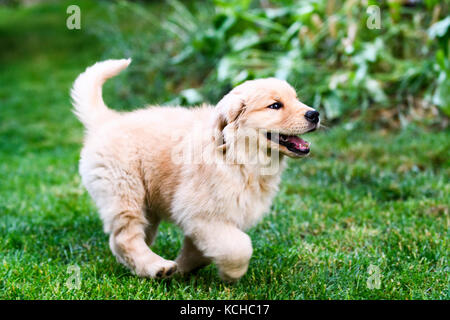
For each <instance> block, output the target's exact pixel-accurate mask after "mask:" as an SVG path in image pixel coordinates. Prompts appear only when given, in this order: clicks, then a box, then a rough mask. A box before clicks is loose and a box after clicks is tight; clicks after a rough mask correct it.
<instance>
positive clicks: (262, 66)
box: [95, 0, 450, 126]
mask: <svg viewBox="0 0 450 320" xmlns="http://www.w3.org/2000/svg"><path fill="white" fill-rule="evenodd" d="M373 5H375V6H376V7H377V8H379V10H380V11H379V13H380V19H379V22H380V25H379V29H370V28H369V27H368V25H369V24H371V23H373V19H372V18H371V15H370V13H371V12H372V11H371V10H370V9H368V8H369V7H370V6H373ZM167 6H168V8H167V10H168V11H169V12H170V13H169V14H168V16H167V19H164V21H163V22H162V23H159V19H157V18H156V15H157V14H158V13H157V12H155V11H152V10H148V9H147V8H146V7H145V6H142V5H141V4H140V3H132V2H126V1H123V2H118V3H117V5H116V6H108V7H107V9H106V8H105V9H106V11H107V12H108V14H109V16H110V17H111V22H112V23H110V24H104V23H102V24H101V25H100V26H99V27H98V28H97V29H96V32H95V33H96V35H97V36H98V37H99V38H100V39H102V40H104V41H105V42H106V43H107V48H109V50H108V51H107V52H106V55H107V56H130V55H132V56H133V58H134V63H133V64H134V66H133V73H130V74H129V76H128V77H127V79H126V81H127V83H131V85H132V87H131V89H130V90H132V91H133V97H128V95H126V97H125V98H126V99H130V100H131V101H130V105H133V104H136V103H144V102H145V101H146V102H148V101H149V100H152V99H155V97H156V96H158V97H161V94H162V97H164V98H165V99H166V101H165V102H168V103H174V102H175V103H182V104H188V105H193V104H198V103H200V102H201V101H204V100H205V99H206V100H208V101H210V102H211V103H214V102H216V101H218V100H219V99H220V97H221V96H223V94H224V93H226V92H227V91H228V90H229V89H230V88H232V87H233V86H235V85H237V84H239V83H241V82H243V81H245V80H248V79H254V78H261V77H270V76H275V77H277V78H282V79H286V80H287V81H288V82H290V83H292V84H293V85H294V86H295V87H296V88H297V89H298V91H299V94H300V97H301V98H302V99H303V100H304V101H305V103H307V104H309V105H311V106H313V107H315V108H317V109H319V110H320V111H322V114H323V115H324V116H325V117H326V119H328V120H329V121H334V120H339V119H342V118H345V119H348V118H359V119H360V118H361V117H362V116H363V117H364V116H367V117H365V118H364V120H365V121H366V122H371V121H372V120H374V119H375V120H376V121H377V122H379V123H382V124H384V125H388V126H395V125H397V126H398V125H406V124H407V123H409V122H411V121H419V122H423V123H426V124H436V123H438V124H440V125H442V126H446V125H447V123H448V118H447V117H448V116H449V115H450V97H449V94H448V92H449V91H450V90H449V89H450V87H449V84H450V78H449V72H450V67H449V62H448V55H449V34H450V31H449V30H450V29H449V28H450V17H448V16H447V15H448V4H447V3H443V2H441V1H433V0H427V1H356V0H349V1H338V0H331V1H325V0H312V1H291V0H283V1H274V2H270V1H250V0H246V1H237V0H233V1H220V0H215V1H212V2H191V3H189V4H188V5H185V4H183V3H181V2H179V1H177V0H171V1H168V2H167ZM372 8H373V7H372ZM129 13H132V14H133V15H135V16H136V17H137V19H139V26H138V27H136V26H135V27H134V28H133V30H130V28H127V27H126V25H125V26H122V25H121V23H120V21H123V19H122V18H123V16H124V15H127V14H129ZM371 19H372V20H371ZM155 28H156V29H157V30H158V31H157V32H155V33H153V34H152V35H148V32H146V30H149V29H153V30H154V29H155ZM161 49H163V50H161ZM186 79H188V80H186ZM147 83H152V84H153V86H151V87H150V88H149V87H148V86H147V85H146V84H147ZM117 86H121V87H124V83H118V84H117ZM187 86H189V87H188V88H187ZM136 93H137V94H138V96H136ZM369 109H370V111H373V112H367V111H368V110H369ZM443 115H445V116H447V117H443Z"/></svg>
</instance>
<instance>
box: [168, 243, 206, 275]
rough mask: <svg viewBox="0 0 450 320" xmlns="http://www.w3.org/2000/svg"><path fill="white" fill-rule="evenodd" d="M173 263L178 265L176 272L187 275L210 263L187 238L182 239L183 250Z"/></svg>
mask: <svg viewBox="0 0 450 320" xmlns="http://www.w3.org/2000/svg"><path fill="white" fill-rule="evenodd" d="M175 262H176V263H177V265H178V271H179V272H180V273H182V274H186V273H189V272H191V271H194V270H196V269H199V268H202V267H205V266H207V265H208V264H210V263H211V259H208V258H207V257H205V256H204V255H203V253H202V252H201V251H200V250H199V249H198V248H197V247H196V246H195V244H194V243H193V241H192V239H191V238H190V237H188V236H186V237H185V238H184V242H183V248H182V249H181V252H180V254H179V255H178V257H177V259H176V260H175Z"/></svg>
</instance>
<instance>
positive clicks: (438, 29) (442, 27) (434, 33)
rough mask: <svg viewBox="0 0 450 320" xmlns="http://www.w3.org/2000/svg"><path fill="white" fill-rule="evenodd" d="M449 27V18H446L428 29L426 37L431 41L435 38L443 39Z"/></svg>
mask: <svg viewBox="0 0 450 320" xmlns="http://www.w3.org/2000/svg"><path fill="white" fill-rule="evenodd" d="M449 27H450V16H447V17H446V18H445V19H443V20H441V21H438V22H436V23H435V24H433V25H432V26H431V27H430V28H429V29H428V36H429V37H430V38H431V39H434V38H436V37H439V38H441V37H443V36H444V35H445V34H446V33H447V31H448V29H449Z"/></svg>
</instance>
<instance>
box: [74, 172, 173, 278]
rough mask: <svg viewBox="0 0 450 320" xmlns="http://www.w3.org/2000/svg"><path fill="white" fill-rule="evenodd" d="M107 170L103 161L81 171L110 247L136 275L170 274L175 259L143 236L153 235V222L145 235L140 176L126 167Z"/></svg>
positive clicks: (146, 224) (147, 226)
mask: <svg viewBox="0 0 450 320" xmlns="http://www.w3.org/2000/svg"><path fill="white" fill-rule="evenodd" d="M84 168H85V167H83V169H84ZM111 171H113V170H111V169H110V168H109V167H108V166H105V165H102V166H100V165H99V166H97V167H96V168H92V169H91V170H90V171H89V172H87V170H85V171H84V172H85V173H86V174H85V175H84V178H85V179H84V182H85V185H86V187H87V188H88V190H89V193H90V194H91V195H92V197H93V198H94V200H95V201H96V203H97V206H98V207H99V211H100V215H101V217H102V219H103V223H104V227H105V231H106V232H107V233H109V234H110V237H109V245H110V248H111V251H112V252H113V253H114V255H115V256H116V258H117V260H118V261H119V262H121V263H122V264H124V265H125V266H127V267H128V268H130V269H131V270H132V271H133V272H134V273H135V274H137V275H138V276H141V277H149V278H159V277H165V276H169V275H171V274H172V273H174V272H175V271H176V269H177V265H176V263H175V262H174V261H169V260H166V259H163V258H162V257H160V256H159V255H157V254H156V253H154V252H153V251H152V250H150V248H149V247H148V245H147V243H146V240H150V242H151V239H149V236H150V238H153V236H154V234H155V232H156V227H155V226H157V223H156V222H155V224H154V225H153V226H154V229H153V232H150V234H149V235H146V231H148V228H149V227H151V225H149V221H147V219H146V217H145V210H144V208H145V205H144V203H145V202H144V199H145V190H144V187H143V185H142V183H141V181H140V179H138V178H136V177H132V176H131V175H130V173H129V171H128V172H127V171H125V170H124V171H120V170H119V169H117V168H115V172H116V174H115V175H113V174H112V173H111ZM117 172H119V173H117ZM111 177H112V178H111ZM150 222H152V221H150Z"/></svg>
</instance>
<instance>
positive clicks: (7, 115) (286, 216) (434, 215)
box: [0, 5, 450, 299]
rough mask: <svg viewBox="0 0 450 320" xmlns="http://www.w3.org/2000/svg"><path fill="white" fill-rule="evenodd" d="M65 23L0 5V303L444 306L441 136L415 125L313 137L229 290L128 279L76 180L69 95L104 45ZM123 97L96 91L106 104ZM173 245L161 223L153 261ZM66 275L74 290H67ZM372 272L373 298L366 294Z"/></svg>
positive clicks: (445, 192)
mask: <svg viewBox="0 0 450 320" xmlns="http://www.w3.org/2000/svg"><path fill="white" fill-rule="evenodd" d="M94 9H95V8H94ZM94 9H93V10H91V11H88V14H86V15H85V16H84V19H85V20H84V23H85V24H86V26H88V25H89V21H90V20H89V19H90V17H95V16H96V15H98V12H96V11H95V10H94ZM64 19H65V7H63V6H62V5H42V6H38V7H33V8H30V9H20V10H11V9H7V8H0V59H1V60H0V68H1V70H2V71H1V85H0V298H1V299H191V298H194V299H449V295H450V292H449V290H450V289H449V279H448V274H449V266H448V252H449V247H448V223H449V209H448V208H449V205H450V199H449V192H450V184H449V177H450V162H449V161H450V154H449V150H450V133H449V132H448V131H430V130H425V129H423V128H420V127H415V126H410V127H408V128H406V129H405V130H403V131H401V132H391V133H389V132H384V131H382V130H378V131H367V130H365V129H364V128H362V127H361V128H360V127H359V126H356V127H355V128H353V129H351V130H350V129H346V127H345V126H338V127H335V128H332V129H330V130H327V131H321V132H318V133H315V134H312V135H310V136H309V137H308V140H310V141H312V142H313V151H312V155H311V156H310V157H309V158H307V159H305V160H302V161H291V162H290V166H289V169H288V170H287V171H286V172H285V174H284V179H283V183H282V185H281V190H280V192H279V194H278V196H277V198H276V199H275V202H274V204H273V206H272V209H271V214H270V215H268V216H267V217H266V218H265V219H264V220H263V221H262V222H261V223H260V224H259V225H258V226H256V227H255V228H253V229H252V230H250V232H249V233H250V236H251V238H252V240H253V246H254V255H253V257H252V260H251V263H250V267H249V271H248V273H247V274H246V275H245V276H244V277H243V278H242V279H241V280H240V281H239V282H238V283H236V284H226V283H223V282H222V281H221V280H220V279H219V277H218V275H217V272H216V270H215V267H214V266H209V267H207V268H205V269H203V270H200V271H199V272H197V273H196V274H194V275H191V276H187V277H180V276H175V277H174V278H172V279H165V280H149V279H140V278H137V277H135V276H133V275H132V274H131V273H130V272H129V271H128V270H127V269H125V268H124V267H122V266H121V265H119V264H118V263H117V262H116V261H115V259H114V257H113V256H112V254H111V252H110V250H109V248H108V241H107V236H106V235H105V234H104V233H103V231H102V225H101V221H100V219H99V217H98V215H97V212H96V208H95V206H94V205H93V202H92V201H91V200H90V198H89V196H88V195H87V193H86V191H85V190H84V188H83V187H82V185H81V183H80V178H79V176H78V173H77V165H78V163H77V162H78V158H79V152H80V149H81V144H82V135H83V129H82V127H81V125H80V124H79V123H78V122H77V121H76V119H75V117H74V116H73V115H72V114H71V112H70V108H71V106H70V102H69V96H68V92H69V88H70V86H71V82H72V81H73V80H74V79H75V77H76V76H77V74H78V73H80V72H81V71H82V70H83V69H84V68H85V67H86V66H87V65H89V64H92V63H93V62H94V61H96V60H98V59H100V57H101V56H102V50H103V48H102V47H101V46H99V44H98V43H97V42H96V40H95V39H94V38H93V37H91V36H89V34H88V32H87V31H89V30H86V29H88V27H86V28H85V29H84V30H82V31H68V30H66V29H65V28H64ZM92 19H93V18H92ZM113 81H114V80H113ZM149 85H151V84H149ZM119 95H120V93H117V92H114V91H113V90H111V87H110V90H107V92H106V94H105V96H106V100H107V101H108V103H109V104H110V105H117V103H115V101H116V100H120V96H119ZM156 99H157V98H156ZM181 239H182V235H181V233H180V231H179V230H177V229H176V228H175V227H173V226H170V225H168V224H163V226H162V228H161V229H160V234H159V236H158V239H157V242H156V244H155V246H154V250H155V251H156V252H158V253H160V254H161V255H163V256H164V257H166V258H170V259H173V258H175V256H176V255H177V252H178V250H179V249H180V246H181ZM71 265H78V266H79V267H80V269H81V276H82V282H81V289H80V290H76V289H72V290H70V289H68V288H67V287H66V285H65V283H66V281H67V279H68V278H69V276H70V274H69V273H68V272H67V268H68V267H69V266H71ZM369 265H376V266H378V267H379V268H380V272H381V287H380V289H369V288H368V287H367V284H366V282H367V279H368V277H369V274H368V272H367V269H368V267H369Z"/></svg>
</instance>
